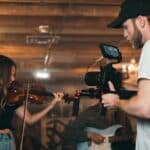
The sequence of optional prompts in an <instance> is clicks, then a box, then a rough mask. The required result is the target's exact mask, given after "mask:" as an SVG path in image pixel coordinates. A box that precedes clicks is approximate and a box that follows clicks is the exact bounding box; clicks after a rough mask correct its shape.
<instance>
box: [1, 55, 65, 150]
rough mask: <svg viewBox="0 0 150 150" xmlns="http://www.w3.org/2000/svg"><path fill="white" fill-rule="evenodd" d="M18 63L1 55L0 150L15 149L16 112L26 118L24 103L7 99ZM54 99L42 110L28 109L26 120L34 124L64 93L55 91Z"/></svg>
mask: <svg viewBox="0 0 150 150" xmlns="http://www.w3.org/2000/svg"><path fill="white" fill-rule="evenodd" d="M15 74H16V64H15V63H14V61H13V60H11V59H10V58H8V57H6V56H3V55H0V150H15V149H16V146H15V142H14V138H13V136H12V133H11V128H12V127H11V121H12V118H13V113H14V112H15V113H16V114H17V115H18V116H19V117H20V118H22V119H23V118H24V109H25V107H24V105H23V103H21V104H15V105H10V104H9V103H8V101H7V93H8V92H7V91H8V87H9V85H10V84H11V83H12V82H13V81H14V80H15ZM53 94H54V99H53V100H52V101H51V103H50V104H49V105H48V106H47V107H46V108H45V109H43V110H42V111H40V112H38V113H36V114H33V115H31V114H30V113H29V111H28V110H27V112H26V116H25V122H26V123H27V124H33V123H35V122H37V121H38V120H40V119H41V118H42V117H43V116H44V115H46V114H47V113H48V112H49V111H50V110H51V109H52V108H53V107H54V106H55V105H56V103H57V102H59V101H61V99H62V97H63V93H53Z"/></svg>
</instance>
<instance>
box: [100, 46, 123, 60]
mask: <svg viewBox="0 0 150 150" xmlns="http://www.w3.org/2000/svg"><path fill="white" fill-rule="evenodd" d="M100 49H101V51H102V54H103V56H104V57H107V58H109V59H116V60H118V62H120V61H121V59H122V56H121V53H120V51H119V49H118V48H117V47H115V46H113V45H108V44H100Z"/></svg>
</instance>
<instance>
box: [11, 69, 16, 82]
mask: <svg viewBox="0 0 150 150" xmlns="http://www.w3.org/2000/svg"><path fill="white" fill-rule="evenodd" d="M15 75H16V68H15V66H12V67H11V72H10V82H13V81H14V80H15Z"/></svg>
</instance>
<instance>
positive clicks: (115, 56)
mask: <svg viewBox="0 0 150 150" xmlns="http://www.w3.org/2000/svg"><path fill="white" fill-rule="evenodd" d="M99 47H100V50H101V52H102V55H103V58H104V59H105V58H106V59H108V60H109V61H108V62H109V63H107V64H106V65H104V66H103V67H100V71H98V72H87V73H86V74H85V83H86V84H87V85H88V86H96V88H89V89H85V90H82V91H81V95H86V96H89V97H90V98H98V99H101V95H102V94H104V93H117V94H118V95H119V96H120V98H121V99H129V98H130V97H132V96H134V95H136V93H137V92H136V91H131V90H126V89H124V88H123V87H122V80H123V74H122V72H120V71H118V70H117V69H115V68H114V67H113V64H116V63H119V62H121V60H122V55H121V53H120V51H119V49H118V48H117V47H115V46H113V45H109V44H100V46H99ZM108 81H111V82H112V83H113V85H114V87H115V90H116V91H115V92H113V91H110V90H109V86H108ZM102 108H103V110H102V113H101V114H104V112H105V108H104V107H102Z"/></svg>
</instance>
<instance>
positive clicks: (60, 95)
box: [53, 92, 64, 102]
mask: <svg viewBox="0 0 150 150" xmlns="http://www.w3.org/2000/svg"><path fill="white" fill-rule="evenodd" d="M53 95H54V100H53V101H55V102H60V101H61V100H62V99H63V96H64V93H62V92H57V93H53Z"/></svg>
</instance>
